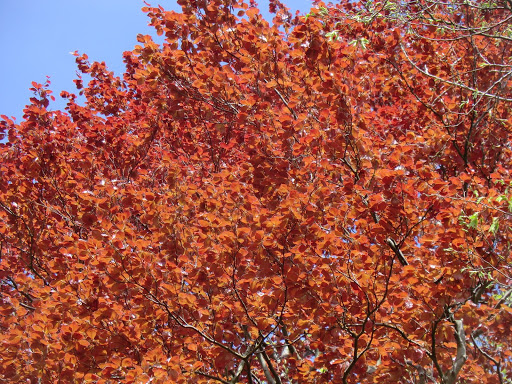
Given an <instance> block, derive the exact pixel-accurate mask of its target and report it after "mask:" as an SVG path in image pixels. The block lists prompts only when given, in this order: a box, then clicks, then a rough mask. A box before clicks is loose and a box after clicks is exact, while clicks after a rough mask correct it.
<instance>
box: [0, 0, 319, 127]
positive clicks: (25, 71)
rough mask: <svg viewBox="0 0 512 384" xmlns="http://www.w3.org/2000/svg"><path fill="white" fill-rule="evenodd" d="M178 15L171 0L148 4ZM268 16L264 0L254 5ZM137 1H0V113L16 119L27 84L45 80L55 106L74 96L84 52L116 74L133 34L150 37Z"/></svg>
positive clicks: (306, 4)
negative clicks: (76, 55) (62, 95)
mask: <svg viewBox="0 0 512 384" xmlns="http://www.w3.org/2000/svg"><path fill="white" fill-rule="evenodd" d="M148 2H149V3H150V4H151V5H155V6H156V5H158V4H160V5H162V6H163V7H164V8H165V9H167V10H176V11H179V10H180V9H181V8H180V7H179V6H178V5H177V3H176V1H175V0H160V2H159V3H158V2H156V1H152V0H149V1H148ZM259 3H260V9H261V10H262V11H263V13H264V15H265V14H266V15H268V1H259ZM283 3H285V4H287V6H288V7H290V8H292V11H295V10H300V11H301V12H303V13H304V12H306V13H307V11H309V9H310V7H311V3H312V1H311V0H288V1H286V0H284V1H283ZM143 6H144V3H143V1H142V0H87V1H78V0H0V47H1V50H2V55H1V56H2V59H1V60H0V115H7V116H14V117H16V120H17V122H20V121H21V117H22V116H23V108H24V106H25V105H26V104H27V103H28V102H29V98H30V97H31V96H32V94H31V92H30V91H29V90H28V89H29V88H30V87H31V82H32V81H36V82H38V83H44V82H45V81H46V76H50V81H51V87H50V88H51V89H52V90H53V91H54V96H55V97H56V102H55V103H54V104H52V105H51V106H50V107H51V109H61V108H63V107H64V103H63V102H62V101H61V100H62V99H61V98H60V97H59V93H60V91H62V90H67V91H69V92H75V87H74V83H73V79H75V78H76V64H75V58H74V56H72V55H71V52H74V51H78V52H79V53H86V54H87V55H88V56H89V60H90V61H105V62H106V64H107V66H108V67H109V69H111V70H113V71H114V72H116V74H118V75H119V74H121V73H122V72H123V70H124V64H123V61H122V54H123V52H124V51H127V50H131V49H133V47H134V46H135V45H136V44H137V39H136V37H137V34H138V33H142V34H153V29H152V28H151V27H149V26H148V25H147V23H148V21H149V19H148V18H147V17H146V15H145V14H144V13H143V12H142V11H141V8H142V7H143Z"/></svg>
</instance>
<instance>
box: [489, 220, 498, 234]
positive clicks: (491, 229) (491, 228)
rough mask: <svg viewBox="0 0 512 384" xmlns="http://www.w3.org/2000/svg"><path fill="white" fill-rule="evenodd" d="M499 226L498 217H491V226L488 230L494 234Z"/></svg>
mask: <svg viewBox="0 0 512 384" xmlns="http://www.w3.org/2000/svg"><path fill="white" fill-rule="evenodd" d="M499 226H500V222H499V219H498V218H497V217H493V219H492V224H491V227H490V228H489V232H491V233H493V234H496V232H497V231H498V228H499Z"/></svg>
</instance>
